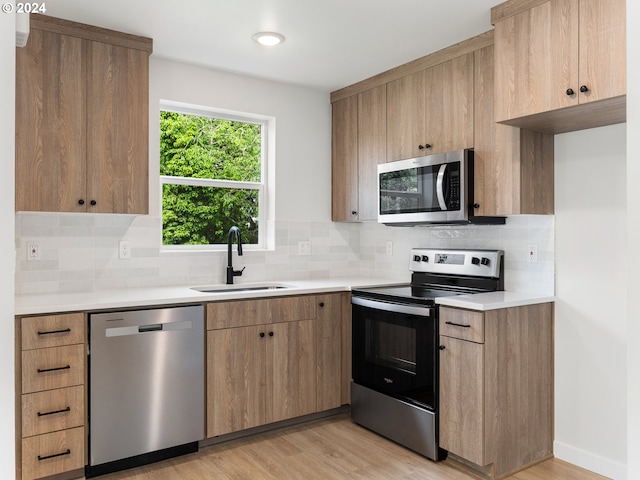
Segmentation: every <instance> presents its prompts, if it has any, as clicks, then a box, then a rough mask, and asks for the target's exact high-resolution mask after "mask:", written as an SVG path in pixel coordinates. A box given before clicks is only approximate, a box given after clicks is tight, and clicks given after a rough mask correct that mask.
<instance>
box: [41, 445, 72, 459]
mask: <svg viewBox="0 0 640 480" xmlns="http://www.w3.org/2000/svg"><path fill="white" fill-rule="evenodd" d="M63 455H71V450H69V449H68V448H67V450H66V451H65V452H62V453H54V454H53V455H45V456H44V457H41V456H40V455H38V461H41V460H47V459H48V458H55V457H62V456H63Z"/></svg>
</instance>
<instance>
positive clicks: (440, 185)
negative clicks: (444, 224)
mask: <svg viewBox="0 0 640 480" xmlns="http://www.w3.org/2000/svg"><path fill="white" fill-rule="evenodd" d="M446 170H447V164H446V163H444V164H442V165H440V169H439V170H438V177H437V179H436V194H437V195H438V205H440V210H442V211H446V210H447V202H446V201H445V198H444V175H445V172H446Z"/></svg>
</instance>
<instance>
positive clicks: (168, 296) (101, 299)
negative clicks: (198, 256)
mask: <svg viewBox="0 0 640 480" xmlns="http://www.w3.org/2000/svg"><path fill="white" fill-rule="evenodd" d="M401 283H406V282H402V281H397V280H396V281H393V280H390V279H381V278H365V277H350V278H346V277H345V278H328V279H318V280H294V281H272V282H260V283H236V284H235V285H225V284H217V285H207V287H211V288H220V289H225V288H228V287H253V286H260V285H287V286H288V288H280V289H275V290H258V291H256V290H251V291H244V292H233V293H227V292H221V293H203V292H199V291H196V290H193V289H192V288H191V287H188V286H184V285H176V286H169V287H148V288H128V289H119V290H101V291H97V292H76V293H50V294H33V295H16V298H15V314H16V315H37V314H43V313H55V312H74V311H90V310H105V309H114V308H131V307H149V306H155V305H177V304H193V303H203V302H214V301H218V300H240V299H244V298H259V297H276V296H283V295H304V294H313V293H327V292H340V291H347V292H348V291H350V290H351V287H365V286H378V285H390V284H401ZM196 287H202V286H196Z"/></svg>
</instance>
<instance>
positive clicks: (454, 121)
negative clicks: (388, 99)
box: [422, 54, 473, 155]
mask: <svg viewBox="0 0 640 480" xmlns="http://www.w3.org/2000/svg"><path fill="white" fill-rule="evenodd" d="M424 73H425V88H426V100H425V106H424V115H425V125H426V130H425V132H426V133H425V134H424V137H423V138H424V139H423V143H425V144H429V145H431V147H430V148H429V149H425V150H422V151H423V152H424V153H422V155H431V154H436V153H443V152H451V151H454V150H460V149H463V148H473V54H469V55H463V56H460V57H457V58H454V59H452V60H449V61H447V62H443V63H441V64H438V65H435V66H433V67H431V68H428V69H426V70H425V72H424Z"/></svg>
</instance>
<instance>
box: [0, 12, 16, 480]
mask: <svg viewBox="0 0 640 480" xmlns="http://www.w3.org/2000/svg"><path fill="white" fill-rule="evenodd" d="M0 65H1V66H2V67H1V68H0V165H2V175H0V225H2V231H3V232H4V233H3V234H2V235H0V265H1V266H2V267H1V268H0V365H2V369H0V408H1V409H2V414H0V477H1V478H13V476H14V475H15V473H14V470H15V430H14V427H15V414H14V412H15V410H14V376H13V370H14V343H13V342H14V340H13V338H14V332H13V330H14V329H13V325H14V324H13V283H14V265H15V258H14V252H15V249H14V243H13V242H14V239H13V230H14V228H13V224H14V213H13V210H14V163H15V160H14V158H15V155H14V148H15V16H14V15H12V14H6V13H2V14H0Z"/></svg>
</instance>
